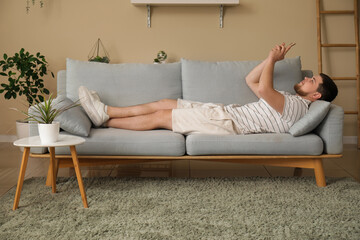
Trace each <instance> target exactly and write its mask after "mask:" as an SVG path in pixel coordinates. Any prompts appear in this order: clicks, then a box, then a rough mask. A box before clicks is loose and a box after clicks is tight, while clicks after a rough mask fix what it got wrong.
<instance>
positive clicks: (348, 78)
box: [332, 77, 357, 80]
mask: <svg viewBox="0 0 360 240" xmlns="http://www.w3.org/2000/svg"><path fill="white" fill-rule="evenodd" d="M332 80H357V78H356V77H332Z"/></svg>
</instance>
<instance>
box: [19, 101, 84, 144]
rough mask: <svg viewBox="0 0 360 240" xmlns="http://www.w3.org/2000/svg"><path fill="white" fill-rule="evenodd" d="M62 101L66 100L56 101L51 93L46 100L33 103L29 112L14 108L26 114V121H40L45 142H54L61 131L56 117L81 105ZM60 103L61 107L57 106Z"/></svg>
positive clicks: (42, 139)
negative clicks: (64, 103) (65, 103)
mask: <svg viewBox="0 0 360 240" xmlns="http://www.w3.org/2000/svg"><path fill="white" fill-rule="evenodd" d="M62 101H64V100H60V101H58V102H57V103H54V98H53V97H52V94H50V96H49V98H48V99H47V100H45V101H44V102H41V103H35V104H33V105H32V106H31V107H30V110H29V111H28V112H25V111H21V110H18V109H17V108H12V109H13V110H16V111H19V112H21V113H23V114H24V115H25V116H26V119H25V120H26V121H34V122H37V123H38V129H39V135H40V139H41V142H42V143H43V144H46V143H53V142H56V141H57V138H58V136H59V131H60V124H59V122H55V121H54V120H55V118H56V117H57V116H58V115H60V114H61V113H63V112H65V111H66V110H69V109H71V108H74V107H77V106H79V105H80V104H79V103H78V102H75V103H71V104H68V105H63V104H61V103H62ZM58 105H60V107H57V106H58Z"/></svg>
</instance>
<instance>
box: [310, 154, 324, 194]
mask: <svg viewBox="0 0 360 240" xmlns="http://www.w3.org/2000/svg"><path fill="white" fill-rule="evenodd" d="M313 161H314V172H315V178H316V184H317V185H318V187H326V180H325V173H324V167H323V162H322V159H321V158H320V159H314V160H313Z"/></svg>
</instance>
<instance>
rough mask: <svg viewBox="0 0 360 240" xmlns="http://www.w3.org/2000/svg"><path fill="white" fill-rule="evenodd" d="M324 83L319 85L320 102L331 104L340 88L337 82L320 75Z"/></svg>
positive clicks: (322, 74)
mask: <svg viewBox="0 0 360 240" xmlns="http://www.w3.org/2000/svg"><path fill="white" fill-rule="evenodd" d="M320 76H321V78H322V80H323V83H321V84H319V87H318V89H317V91H318V92H319V93H321V98H319V100H324V101H328V102H331V101H332V100H334V99H335V98H336V96H337V94H338V88H337V86H336V84H335V82H334V81H333V80H332V79H331V78H330V77H329V76H328V75H326V74H324V73H320Z"/></svg>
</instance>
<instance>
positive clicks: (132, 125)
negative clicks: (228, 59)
mask: <svg viewBox="0 0 360 240" xmlns="http://www.w3.org/2000/svg"><path fill="white" fill-rule="evenodd" d="M292 46H294V44H290V45H288V46H285V43H282V44H280V45H276V46H275V47H274V48H273V49H272V50H271V51H270V53H269V55H268V57H267V58H266V59H265V60H264V61H263V62H262V63H260V64H259V65H258V66H256V67H255V68H254V69H253V70H252V71H251V72H250V73H249V74H248V75H247V77H246V83H247V84H248V86H249V87H250V89H251V90H252V91H253V92H254V93H255V95H256V96H257V97H258V98H259V101H258V102H254V103H249V104H246V105H243V106H241V105H236V104H231V105H227V106H224V105H222V104H213V103H200V102H193V101H188V100H183V99H178V100H175V99H163V100H160V101H157V102H152V103H147V104H141V105H136V106H131V107H112V106H106V105H105V104H104V103H102V102H101V101H100V99H99V97H98V95H97V94H96V92H94V91H90V90H88V89H87V88H85V87H84V86H81V87H80V88H79V99H80V102H81V105H82V107H83V108H84V110H85V111H86V113H87V115H88V116H89V118H90V119H91V121H92V122H93V123H94V125H95V126H97V127H99V126H107V127H113V128H121V129H129V130H152V129H157V128H165V129H169V130H172V131H174V132H177V133H182V134H191V133H204V134H250V133H286V132H288V131H289V129H290V127H291V126H292V125H293V124H294V123H295V122H297V121H298V120H299V119H300V118H302V117H303V116H304V115H305V114H306V112H307V111H308V107H309V104H310V103H311V102H314V101H316V100H319V99H320V100H325V101H329V102H331V101H332V100H333V99H334V98H335V97H336V96H337V93H338V90H337V87H336V85H335V83H334V82H333V81H332V80H331V78H329V77H328V76H327V75H325V74H322V73H321V74H320V75H318V76H314V77H312V78H307V77H305V79H304V80H303V81H301V82H300V83H298V84H296V85H295V86H294V89H295V91H296V93H297V94H296V95H292V94H290V93H287V92H281V91H277V90H275V89H274V87H273V72H274V66H275V63H276V62H277V61H280V60H283V59H284V57H285V55H286V53H287V52H288V51H289V50H290V49H291V48H292Z"/></svg>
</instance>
